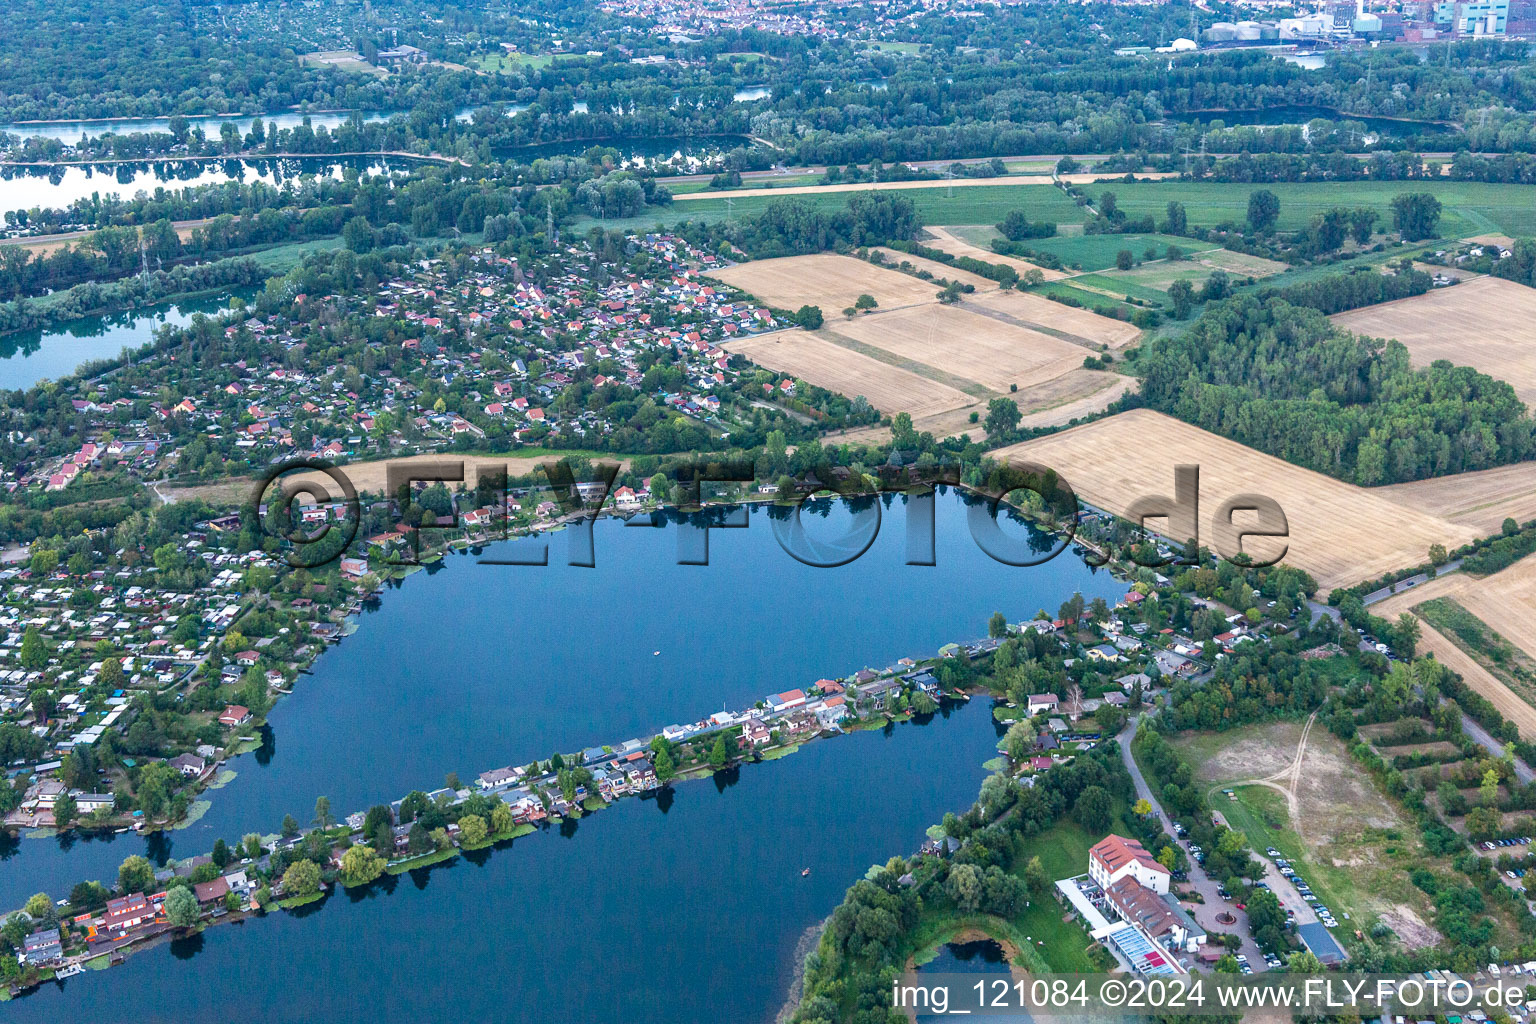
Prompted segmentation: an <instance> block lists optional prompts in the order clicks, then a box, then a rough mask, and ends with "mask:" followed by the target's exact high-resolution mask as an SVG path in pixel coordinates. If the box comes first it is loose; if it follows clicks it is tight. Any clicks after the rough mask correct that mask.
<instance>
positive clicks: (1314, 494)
mask: <svg viewBox="0 0 1536 1024" xmlns="http://www.w3.org/2000/svg"><path fill="white" fill-rule="evenodd" d="M994 455H995V456H996V457H1000V458H1001V457H1009V456H1012V457H1015V458H1018V459H1023V460H1028V461H1031V462H1036V463H1039V464H1042V465H1045V466H1049V467H1052V468H1054V469H1056V470H1057V471H1058V472H1059V473H1060V474H1061V475H1062V476H1063V477H1064V478H1065V479H1066V480H1067V481H1068V482H1070V484H1071V485H1072V487H1073V488H1074V489H1075V490H1076V492H1077V494H1078V496H1079V497H1080V498H1081V499H1084V500H1086V501H1089V502H1091V503H1093V504H1094V505H1097V506H1099V507H1100V508H1105V509H1108V510H1110V511H1111V512H1114V513H1115V514H1117V515H1123V514H1124V513H1125V511H1126V509H1127V508H1128V507H1129V506H1130V505H1131V503H1132V502H1133V501H1135V500H1136V499H1138V498H1140V497H1143V496H1150V495H1163V494H1171V493H1172V491H1173V482H1174V467H1175V466H1176V465H1178V464H1181V463H1192V464H1195V465H1198V466H1199V467H1200V492H1201V498H1202V500H1201V507H1200V523H1199V528H1200V530H1201V540H1202V541H1203V542H1205V543H1214V541H1215V535H1214V533H1213V531H1212V526H1211V524H1212V521H1213V518H1214V513H1215V512H1216V510H1217V509H1218V508H1219V506H1220V504H1221V503H1222V502H1223V501H1225V500H1227V499H1228V498H1230V497H1233V496H1236V495H1239V494H1247V493H1259V494H1264V495H1267V496H1269V497H1271V498H1273V499H1274V500H1275V501H1276V502H1278V503H1279V505H1280V507H1281V509H1282V510H1283V511H1284V512H1285V515H1286V517H1287V519H1288V523H1289V529H1290V536H1289V538H1288V539H1287V541H1286V542H1285V547H1286V553H1285V559H1284V560H1285V562H1286V563H1287V564H1290V565H1294V566H1297V567H1299V568H1302V569H1305V570H1306V571H1308V572H1309V573H1311V574H1312V575H1313V577H1314V578H1316V580H1317V582H1318V584H1319V585H1320V586H1321V587H1322V588H1323V589H1324V590H1327V589H1328V588H1331V587H1335V586H1339V585H1341V584H1349V583H1353V582H1356V581H1358V580H1362V579H1369V578H1372V577H1375V576H1380V575H1382V574H1383V573H1385V572H1387V571H1389V570H1392V569H1397V568H1401V567H1402V566H1405V565H1414V564H1417V563H1419V562H1422V561H1423V560H1424V557H1425V553H1426V552H1427V551H1428V550H1429V546H1430V545H1431V544H1434V543H1441V544H1445V545H1446V547H1447V548H1451V547H1456V546H1459V545H1460V544H1463V543H1465V542H1466V541H1468V540H1471V539H1472V537H1473V536H1474V532H1473V531H1472V530H1471V529H1469V528H1467V527H1465V526H1460V525H1457V524H1453V523H1450V522H1448V521H1446V520H1443V519H1439V518H1436V517H1434V516H1431V515H1428V514H1425V513H1421V512H1416V511H1414V510H1412V509H1408V508H1404V507H1403V506H1401V505H1398V504H1396V503H1394V502H1390V501H1387V500H1385V499H1384V498H1381V497H1379V496H1377V495H1375V494H1373V493H1372V492H1371V491H1369V490H1367V489H1365V488H1361V487H1355V486H1353V485H1351V484H1346V483H1344V482H1342V481H1339V480H1335V479H1333V478H1331V477H1327V476H1324V475H1322V474H1321V473H1315V472H1313V471H1311V470H1308V469H1302V468H1301V467H1300V466H1294V465H1292V464H1290V463H1288V462H1285V461H1283V460H1281V459H1277V458H1275V457H1274V456H1271V455H1265V454H1263V453H1261V452H1258V451H1255V450H1253V449H1251V448H1247V447H1244V446H1243V445H1240V444H1238V443H1237V442H1235V441H1230V440H1227V439H1226V438H1223V437H1219V436H1217V435H1215V434H1212V433H1209V432H1207V431H1204V430H1201V429H1200V428H1198V427H1194V426H1191V425H1189V424H1187V423H1183V422H1181V421H1179V420H1175V419H1173V418H1171V417H1169V416H1164V415H1162V414H1161V413H1156V412H1152V411H1151V410H1147V409H1134V410H1131V411H1130V412H1124V413H1120V414H1118V415H1115V416H1111V417H1108V418H1106V419H1102V420H1097V421H1095V422H1093V423H1089V424H1085V425H1083V426H1079V427H1074V428H1072V429H1070V430H1067V431H1063V432H1062V433H1059V434H1054V435H1051V436H1050V437H1043V438H1037V439H1036V440H1033V441H1026V442H1023V443H1021V444H1016V445H1011V446H1009V447H1006V448H1002V449H999V450H998V451H997V452H995V453H994ZM1239 521H1240V522H1242V521H1244V520H1242V519H1240V520H1239ZM1244 549H1245V550H1247V551H1249V552H1251V553H1252V554H1253V556H1254V558H1255V559H1259V558H1263V557H1273V556H1274V555H1275V554H1276V553H1277V551H1278V550H1279V545H1278V544H1277V542H1276V541H1274V540H1269V539H1266V538H1250V539H1249V540H1247V541H1246V542H1245V544H1244Z"/></svg>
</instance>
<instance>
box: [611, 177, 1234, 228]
mask: <svg viewBox="0 0 1536 1024" xmlns="http://www.w3.org/2000/svg"><path fill="white" fill-rule="evenodd" d="M1009 180H1016V181H1019V182H1021V183H1020V184H1011V185H970V186H966V187H958V186H957V187H956V188H954V189H953V190H950V189H947V188H917V189H908V190H905V191H904V192H903V193H902V194H903V195H906V196H907V197H908V198H910V199H911V200H912V202H913V204H914V205H915V206H916V207H917V213H918V216H919V217H921V218H922V221H923V223H924V224H996V223H998V222H999V221H1001V220H1002V219H1003V217H1004V216H1005V215H1006V214H1007V213H1008V211H1009V210H1015V209H1022V210H1027V211H1028V212H1029V216H1030V218H1031V219H1032V220H1048V221H1054V222H1055V223H1056V224H1058V225H1061V224H1071V225H1081V224H1082V222H1083V219H1084V217H1085V214H1084V212H1083V210H1082V208H1081V207H1079V206H1078V205H1077V203H1076V202H1075V201H1073V199H1072V198H1071V197H1070V196H1068V195H1067V194H1066V193H1065V192H1063V191H1062V190H1061V189H1059V188H1057V187H1055V186H1054V185H1029V184H1022V182H1023V181H1025V180H1027V179H1023V178H1019V179H1009ZM890 184H892V185H899V184H906V183H903V182H891V183H890ZM918 184H924V183H922V182H919V183H918ZM939 184H941V185H942V184H947V183H946V182H939ZM867 188H868V186H858V187H856V188H853V189H851V190H850V189H845V190H844V191H840V192H826V191H817V192H812V193H802V194H800V195H799V198H800V199H801V200H802V201H804V202H806V203H809V204H810V205H812V206H813V207H815V208H817V209H824V210H841V209H843V208H844V207H845V206H847V204H848V195H849V192H850V191H858V190H859V189H867ZM951 191H953V194H952V195H951V194H950V192H951ZM786 194H788V190H787V189H769V190H767V191H764V192H760V193H758V194H755V195H743V194H742V192H739V191H732V192H713V193H709V194H707V195H702V196H699V197H698V198H696V199H692V200H688V201H685V202H680V203H673V204H672V206H671V207H669V208H663V209H659V210H655V211H651V210H647V211H646V212H645V213H643V214H641V215H640V216H638V217H635V218H632V220H633V224H634V226H635V227H637V228H638V229H640V230H649V229H650V226H651V225H653V224H656V223H657V222H661V223H675V222H677V221H682V220H711V221H715V220H722V219H724V218H725V216H726V214H727V210H726V207H725V200H726V199H727V198H730V199H731V200H732V211H733V213H732V216H736V217H743V216H746V215H748V214H753V213H761V212H762V210H763V208H764V207H766V206H767V205H768V204H769V203H770V202H773V201H775V199H777V198H779V197H782V196H784V195H786ZM1246 202H1247V200H1246V199H1244V203H1246ZM608 223H609V226H610V227H613V226H614V225H616V224H619V223H624V224H626V225H627V224H628V223H629V222H618V221H612V220H610V221H609V222H608ZM1186 241H1187V240H1186Z"/></svg>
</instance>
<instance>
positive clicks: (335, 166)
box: [0, 156, 415, 214]
mask: <svg viewBox="0 0 1536 1024" xmlns="http://www.w3.org/2000/svg"><path fill="white" fill-rule="evenodd" d="M414 163H415V162H414V161H411V160H406V159H399V158H390V159H381V158H377V157H339V158H338V157H323V156H322V157H295V158H289V159H273V160H152V161H143V162H139V161H134V162H133V163H123V164H89V165H71V166H68V167H58V166H56V167H49V168H42V167H6V168H4V169H3V170H0V182H3V184H0V214H3V213H4V212H5V211H6V210H30V209H32V208H34V207H41V208H44V209H48V208H53V209H65V208H67V207H68V206H69V205H70V204H71V203H73V202H74V201H75V200H77V199H88V198H90V197H91V196H92V195H94V194H97V193H99V194H101V195H102V196H122V197H125V198H131V197H132V196H134V195H135V194H137V193H138V192H141V191H143V192H148V193H150V194H153V193H154V191H155V189H157V188H165V189H169V190H175V189H182V188H191V187H193V186H196V185H218V184H222V183H224V182H226V181H244V182H255V181H263V182H266V183H267V184H269V185H272V186H274V187H281V186H282V185H283V183H284V182H287V181H291V180H293V179H296V178H299V177H301V176H303V175H324V176H326V177H330V178H340V177H342V175H343V173H344V172H345V171H346V170H347V169H349V168H351V169H355V170H358V171H363V172H366V173H368V174H383V173H386V172H388V171H395V170H399V171H406V170H409V169H410V168H411V167H412V166H413V165H414Z"/></svg>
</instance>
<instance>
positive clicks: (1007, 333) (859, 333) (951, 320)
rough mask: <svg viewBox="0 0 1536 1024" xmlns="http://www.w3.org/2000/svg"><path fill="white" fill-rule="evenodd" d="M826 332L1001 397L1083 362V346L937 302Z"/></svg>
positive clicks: (836, 324) (839, 323) (835, 325)
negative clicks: (973, 384) (1011, 387)
mask: <svg viewBox="0 0 1536 1024" xmlns="http://www.w3.org/2000/svg"><path fill="white" fill-rule="evenodd" d="M827 330H828V331H830V332H831V333H834V334H837V335H840V336H842V337H845V338H850V339H852V340H853V341H855V342H857V343H858V344H859V345H861V346H868V347H872V348H877V349H881V350H883V351H885V352H889V353H891V354H892V355H895V356H897V357H899V358H900V359H902V360H905V361H910V362H912V363H919V364H922V365H924V366H931V367H933V368H935V369H937V370H939V371H940V372H941V373H943V374H945V375H947V376H950V377H958V378H961V379H962V380H966V381H974V382H975V383H977V384H979V385H981V386H982V387H983V388H986V389H987V390H989V391H994V392H997V393H999V394H1006V393H1008V390H1009V386H1010V385H1014V384H1016V385H1018V387H1019V389H1020V390H1021V391H1023V390H1024V389H1026V388H1028V387H1030V386H1031V385H1034V384H1042V383H1044V382H1046V381H1049V380H1053V379H1054V378H1056V377H1060V376H1061V375H1062V374H1064V373H1067V372H1068V371H1070V370H1073V369H1078V368H1081V366H1082V364H1083V355H1084V353H1083V349H1082V346H1081V345H1074V344H1072V343H1071V342H1067V341H1062V340H1060V339H1059V338H1053V337H1051V336H1050V335H1048V334H1041V333H1039V332H1038V331H1031V330H1028V329H1026V328H1023V327H1018V326H1016V325H1014V324H1010V323H1005V322H1004V321H1001V320H997V319H994V318H992V317H987V316H982V315H981V314H979V313H971V312H968V311H966V310H963V309H957V308H955V307H954V306H945V305H940V304H939V303H936V302H935V303H932V304H930V305H927V306H909V307H908V308H906V309H900V310H894V311H892V312H889V313H874V314H871V315H869V316H861V317H856V318H854V319H853V320H832V321H828V323H827ZM919 372H921V371H919Z"/></svg>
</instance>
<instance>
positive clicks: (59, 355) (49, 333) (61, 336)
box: [0, 292, 230, 391]
mask: <svg viewBox="0 0 1536 1024" xmlns="http://www.w3.org/2000/svg"><path fill="white" fill-rule="evenodd" d="M229 295H230V293H229V292H223V293H220V294H218V295H215V296H209V297H205V298H201V299H191V300H187V301H185V302H168V303H163V304H161V305H157V306H149V307H146V308H144V309H137V310H130V311H127V312H123V313H113V314H110V315H108V316H91V317H84V318H82V319H80V320H71V321H69V322H68V323H66V324H62V325H60V326H58V327H51V328H47V329H42V328H39V329H37V330H31V331H17V332H16V333H14V334H7V335H3V336H0V391H5V390H18V389H23V388H29V387H31V386H32V385H34V384H36V383H37V382H38V381H41V380H44V379H47V380H58V379H59V378H60V377H65V376H68V375H69V374H71V373H74V372H75V368H76V367H78V366H79V365H80V364H81V363H86V362H92V361H94V360H98V359H114V358H116V357H117V356H118V355H120V354H121V353H122V351H123V349H125V348H126V349H137V348H140V347H142V346H144V345H147V344H148V343H149V342H151V341H153V340H154V334H155V331H156V329H158V328H160V327H162V326H164V325H166V324H172V325H174V326H176V327H184V326H186V325H187V324H188V323H190V322H191V320H192V316H193V314H195V313H212V312H213V311H214V310H217V309H221V308H223V307H224V305H225V303H227V302H228V299H229Z"/></svg>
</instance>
